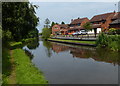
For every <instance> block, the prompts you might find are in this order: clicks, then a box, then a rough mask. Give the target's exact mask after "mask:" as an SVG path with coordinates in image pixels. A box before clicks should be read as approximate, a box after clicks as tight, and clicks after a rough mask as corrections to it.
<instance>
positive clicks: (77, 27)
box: [68, 26, 84, 30]
mask: <svg viewBox="0 0 120 86" xmlns="http://www.w3.org/2000/svg"><path fill="white" fill-rule="evenodd" d="M76 29H79V30H80V29H84V28H83V27H81V26H76V27H72V28H69V29H68V30H76Z"/></svg>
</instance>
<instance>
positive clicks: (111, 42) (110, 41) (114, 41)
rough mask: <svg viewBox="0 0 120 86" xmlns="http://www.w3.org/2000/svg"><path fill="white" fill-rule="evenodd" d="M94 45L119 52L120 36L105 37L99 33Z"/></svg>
mask: <svg viewBox="0 0 120 86" xmlns="http://www.w3.org/2000/svg"><path fill="white" fill-rule="evenodd" d="M96 44H97V46H99V47H107V48H109V49H111V50H113V51H120V35H106V34H104V33H101V34H100V35H99V37H98V39H97V41H96Z"/></svg>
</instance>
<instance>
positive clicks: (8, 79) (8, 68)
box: [2, 39, 48, 86]
mask: <svg viewBox="0 0 120 86" xmlns="http://www.w3.org/2000/svg"><path fill="white" fill-rule="evenodd" d="M32 41H34V39H26V40H24V41H22V42H9V46H8V47H6V46H3V50H2V54H3V56H2V62H3V65H2V70H3V72H2V78H3V86H5V85H6V84H47V83H48V81H47V80H45V78H44V76H43V73H42V72H40V71H39V70H38V69H37V68H36V67H35V66H34V65H32V63H31V61H30V57H29V56H28V55H27V54H26V53H25V51H24V50H22V48H21V47H23V46H24V45H25V44H26V42H27V43H31V42H32Z"/></svg>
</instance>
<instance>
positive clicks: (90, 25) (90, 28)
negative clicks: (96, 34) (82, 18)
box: [83, 22, 92, 36]
mask: <svg viewBox="0 0 120 86" xmlns="http://www.w3.org/2000/svg"><path fill="white" fill-rule="evenodd" d="M83 28H85V30H86V31H91V30H92V24H91V23H90V22H87V23H85V24H84V25H83ZM88 36H89V35H88Z"/></svg>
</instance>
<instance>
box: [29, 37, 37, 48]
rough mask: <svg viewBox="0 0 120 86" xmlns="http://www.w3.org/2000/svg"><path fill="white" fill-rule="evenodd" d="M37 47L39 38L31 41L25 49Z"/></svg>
mask: <svg viewBox="0 0 120 86" xmlns="http://www.w3.org/2000/svg"><path fill="white" fill-rule="evenodd" d="M38 46H39V38H35V39H34V40H31V41H30V42H29V43H28V44H27V47H28V48H29V49H36V48H37V47H38Z"/></svg>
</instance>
